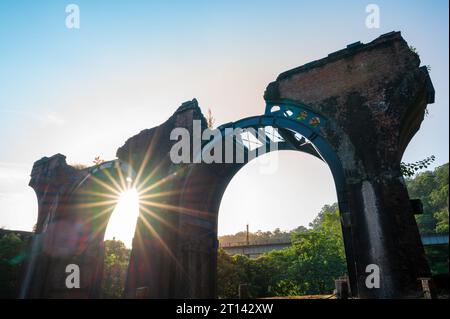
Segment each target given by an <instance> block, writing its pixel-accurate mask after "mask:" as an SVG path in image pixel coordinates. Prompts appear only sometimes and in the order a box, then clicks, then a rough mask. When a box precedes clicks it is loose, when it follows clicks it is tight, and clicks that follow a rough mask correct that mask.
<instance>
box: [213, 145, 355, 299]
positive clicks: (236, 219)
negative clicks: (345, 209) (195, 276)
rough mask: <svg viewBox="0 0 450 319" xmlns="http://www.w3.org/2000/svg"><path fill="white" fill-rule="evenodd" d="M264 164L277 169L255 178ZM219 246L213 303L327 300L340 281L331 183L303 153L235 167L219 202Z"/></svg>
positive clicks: (341, 253) (342, 263) (343, 267)
mask: <svg viewBox="0 0 450 319" xmlns="http://www.w3.org/2000/svg"><path fill="white" fill-rule="evenodd" d="M270 162H276V163H277V166H278V169H277V170H276V171H274V172H272V174H261V172H264V170H261V167H264V166H265V165H270ZM246 225H249V226H250V229H247V230H246ZM218 239H219V250H218V258H217V296H218V297H219V298H238V297H239V296H240V295H239V294H247V296H248V297H258V298H259V297H282V296H284V297H286V296H289V297H293V296H295V297H297V298H302V297H300V296H302V295H323V296H327V297H328V296H329V295H331V294H332V292H333V289H334V280H335V279H338V278H339V277H341V276H346V272H347V264H346V259H345V250H344V244H343V237H342V231H341V225H340V219H339V212H338V208H337V197H336V190H335V187H334V182H333V176H332V174H331V172H330V169H329V167H328V165H327V164H326V163H324V162H322V161H320V160H318V159H317V158H316V157H314V156H312V155H310V154H307V153H303V152H297V151H286V150H281V151H277V152H271V153H267V154H264V155H262V156H260V157H258V158H256V159H255V160H253V161H251V162H249V163H248V164H247V165H245V166H244V167H242V168H241V169H240V170H239V171H238V172H237V173H236V174H235V175H234V176H233V178H232V179H231V181H230V182H229V184H228V185H227V187H226V189H225V192H224V194H223V197H222V199H221V203H220V208H219V212H218ZM288 262H289V263H290V264H289V265H288V264H287V263H288ZM313 262H314V263H315V265H316V269H312V270H307V268H308V267H309V266H310V265H311V264H312V263H313ZM274 263H276V264H279V265H280V266H279V267H278V268H277V269H274V268H273V267H271V266H270V264H274ZM292 268H296V271H293V270H292ZM317 298H320V296H317Z"/></svg>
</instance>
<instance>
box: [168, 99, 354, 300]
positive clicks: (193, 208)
mask: <svg viewBox="0 0 450 319" xmlns="http://www.w3.org/2000/svg"><path fill="white" fill-rule="evenodd" d="M275 104H277V106H281V113H283V110H285V109H287V108H291V109H293V110H295V111H294V112H293V114H292V115H294V116H285V115H282V116H277V115H273V114H270V110H271V109H272V108H273V107H274V105H272V103H268V104H267V106H266V115H262V116H255V117H250V118H245V119H241V120H239V121H236V122H233V123H229V124H225V125H223V126H220V127H219V128H218V129H219V130H220V131H221V132H222V133H223V134H222V145H223V144H224V142H223V141H224V140H225V139H226V138H227V133H225V132H226V129H227V128H232V129H247V128H264V127H272V128H275V129H277V130H278V129H279V130H283V131H282V132H283V133H281V134H282V135H281V136H282V137H283V142H279V143H278V144H281V145H280V146H281V147H279V148H277V149H276V150H275V151H278V150H293V151H300V152H306V153H308V154H311V155H313V156H316V157H317V158H318V159H320V160H323V161H324V162H325V163H327V165H328V166H329V169H330V171H331V173H332V175H333V179H334V182H335V188H336V194H337V198H338V204H339V209H340V212H341V224H342V231H343V236H344V243H345V250H346V257H347V265H348V270H349V275H350V276H351V277H352V278H355V277H356V269H355V268H354V265H355V260H354V257H353V248H352V235H351V228H349V227H347V224H346V223H347V221H346V220H347V219H348V218H349V216H348V214H349V212H348V207H347V198H346V183H345V175H344V170H343V167H342V164H341V162H340V160H339V158H338V157H337V156H336V152H335V151H334V150H333V148H332V147H331V145H330V144H329V143H328V141H327V140H326V139H325V138H324V137H323V136H322V134H321V132H320V129H319V128H318V127H313V126H311V125H307V124H305V122H304V121H298V120H295V119H294V118H293V117H295V116H297V114H298V113H299V112H304V111H305V110H307V112H312V111H311V110H310V109H309V108H307V107H306V106H305V105H304V104H296V103H293V102H290V101H288V102H286V101H283V102H282V103H275ZM312 113H313V114H314V115H312V116H309V117H310V118H311V117H312V118H314V117H316V116H317V115H318V114H315V113H314V112H312ZM319 116H320V118H321V119H322V123H324V122H325V123H326V122H327V119H326V118H325V117H324V116H323V115H319ZM228 134H230V133H228ZM296 134H300V135H301V136H302V137H303V138H307V140H308V141H309V143H306V144H303V147H300V145H301V143H298V144H295V141H296V138H295V136H296ZM303 141H304V140H303ZM217 142H218V140H213V141H212V142H211V143H209V144H207V145H205V147H204V148H203V149H202V153H204V152H205V150H208V147H213V144H214V143H217ZM297 142H299V141H298V140H297ZM305 145H306V147H305ZM311 145H313V147H311ZM308 146H309V147H308ZM270 151H272V150H271V149H268V150H267V152H270ZM254 158H256V157H252V158H250V159H249V158H248V157H246V158H245V161H244V162H243V163H241V164H236V163H233V164H226V163H225V164H191V165H190V166H189V168H187V170H186V172H185V176H184V185H183V187H182V192H181V194H180V199H179V203H178V206H179V207H181V208H183V209H186V210H187V211H190V212H192V213H189V214H187V215H182V216H181V217H180V222H179V227H180V228H181V229H183V230H184V231H183V235H182V236H183V238H182V239H181V240H180V241H179V242H180V246H179V247H178V256H180V259H181V260H187V258H186V255H190V257H189V258H190V259H198V261H197V262H191V263H189V262H182V265H183V266H182V267H186V268H184V269H179V273H180V275H179V278H178V279H177V282H179V283H180V286H179V289H177V290H178V291H179V293H181V294H180V295H179V296H180V297H183V296H186V295H189V296H195V297H199V298H205V297H211V296H215V294H216V280H215V276H216V262H215V260H216V258H217V220H218V213H219V207H220V203H221V200H222V197H223V194H224V193H225V190H226V188H227V186H228V184H229V183H230V182H231V180H232V178H233V177H234V175H235V174H236V173H237V172H238V171H239V170H240V169H242V168H243V167H244V166H245V165H246V164H247V163H249V162H250V161H251V160H253V159H254ZM223 161H225V159H223ZM192 190H195V191H194V192H193V191H192ZM204 195H206V196H204ZM195 212H200V214H195ZM205 215H206V216H205ZM198 265H202V266H201V270H200V272H201V274H199V269H198V268H197V267H198ZM354 282H356V281H354V280H351V283H354ZM352 288H353V291H354V293H355V294H356V293H357V286H356V285H355V286H353V287H352Z"/></svg>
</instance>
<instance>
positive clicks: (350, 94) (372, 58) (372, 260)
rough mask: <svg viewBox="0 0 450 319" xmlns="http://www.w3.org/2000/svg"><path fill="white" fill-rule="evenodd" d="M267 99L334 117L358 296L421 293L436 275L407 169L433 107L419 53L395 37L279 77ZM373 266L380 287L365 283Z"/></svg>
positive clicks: (328, 133) (331, 127)
mask: <svg viewBox="0 0 450 319" xmlns="http://www.w3.org/2000/svg"><path fill="white" fill-rule="evenodd" d="M265 100H266V101H267V102H271V103H280V102H282V101H286V100H289V101H293V102H298V103H304V104H306V105H308V106H309V107H310V108H311V109H312V110H314V111H316V112H318V113H319V114H323V115H324V116H325V117H327V118H328V120H329V122H328V123H327V125H326V126H325V127H324V128H323V129H322V134H323V136H324V137H325V138H326V139H327V140H328V141H329V142H330V144H331V145H332V147H333V148H334V150H335V152H336V153H337V155H338V157H339V159H340V161H341V163H342V166H343V169H344V173H345V179H346V181H345V187H346V190H345V193H346V194H345V195H344V197H345V198H347V202H344V203H340V208H341V214H342V220H343V231H344V236H346V234H347V238H350V240H351V245H352V247H353V249H352V252H351V254H352V255H353V260H354V264H352V265H348V266H349V271H350V276H351V277H352V276H353V277H354V278H353V282H352V289H353V290H354V292H357V295H358V297H362V298H397V297H414V296H418V291H419V288H418V282H417V278H419V277H422V276H429V268H428V265H427V262H426V259H425V255H424V250H423V246H422V244H421V241H420V236H419V232H418V228H417V225H416V222H415V219H414V216H413V212H412V208H411V205H410V201H409V197H408V193H407V189H406V186H405V183H404V180H403V177H402V174H401V171H400V162H401V159H402V155H403V153H404V151H405V149H406V147H407V145H408V143H409V141H410V140H411V138H412V137H413V135H414V134H415V133H416V132H417V130H418V129H419V127H420V123H421V122H422V120H423V117H424V112H425V109H426V106H427V104H428V103H433V102H434V90H433V87H432V84H431V81H430V78H429V76H428V72H427V70H426V68H425V67H420V60H419V57H418V55H417V54H415V53H414V52H412V51H411V50H410V49H409V46H408V44H407V43H406V42H405V40H403V38H402V37H401V35H400V33H399V32H392V33H389V34H386V35H384V36H381V37H379V38H377V39H376V40H374V41H372V42H371V43H368V44H365V45H363V44H361V43H355V44H352V45H349V46H348V47H347V48H346V49H343V50H341V51H337V52H335V53H332V54H330V55H329V56H328V57H326V58H324V59H321V60H318V61H314V62H311V63H308V64H306V65H304V66H301V67H298V68H296V69H293V70H290V71H287V72H285V73H282V74H280V75H279V76H278V78H277V80H276V81H275V82H273V83H270V84H269V86H268V87H267V90H266V92H265ZM342 210H343V211H342ZM347 253H349V252H348V251H347ZM369 264H376V265H378V266H379V268H380V275H381V282H380V285H381V287H380V289H368V288H367V287H366V285H365V279H366V276H367V275H368V274H367V273H366V272H365V270H366V266H367V265H369ZM350 279H352V278H350Z"/></svg>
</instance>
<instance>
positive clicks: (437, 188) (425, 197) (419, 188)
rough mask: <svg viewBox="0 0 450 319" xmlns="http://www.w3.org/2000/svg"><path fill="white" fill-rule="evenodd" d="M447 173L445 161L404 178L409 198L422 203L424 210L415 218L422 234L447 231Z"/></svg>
mask: <svg viewBox="0 0 450 319" xmlns="http://www.w3.org/2000/svg"><path fill="white" fill-rule="evenodd" d="M448 174H449V172H448V163H447V164H445V165H443V166H440V167H438V168H436V169H435V170H434V171H426V172H422V173H419V174H418V175H417V176H416V177H415V178H409V179H407V180H406V185H407V187H408V192H409V196H410V198H418V199H420V200H421V201H422V203H423V210H424V212H423V214H422V215H419V216H417V218H416V219H417V224H418V226H419V230H420V232H421V233H422V234H429V233H448V179H449V175H448Z"/></svg>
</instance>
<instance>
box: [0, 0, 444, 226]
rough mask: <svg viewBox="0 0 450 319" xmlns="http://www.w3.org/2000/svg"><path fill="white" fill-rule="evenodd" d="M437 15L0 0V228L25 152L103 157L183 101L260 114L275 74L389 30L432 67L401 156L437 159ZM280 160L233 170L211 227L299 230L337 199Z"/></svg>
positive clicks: (418, 6) (23, 199)
mask: <svg viewBox="0 0 450 319" xmlns="http://www.w3.org/2000/svg"><path fill="white" fill-rule="evenodd" d="M69 3H75V4H77V5H78V6H79V8H80V18H81V19H80V21H81V27H80V29H68V28H66V26H65V19H66V16H67V13H66V12H65V7H66V5H68V4H69ZM369 3H375V4H377V5H378V6H379V7H380V18H381V19H380V23H381V25H380V28H379V29H368V28H366V26H365V19H366V16H367V15H368V14H367V13H366V11H365V8H366V6H367V5H368V4H369ZM448 23H449V20H448V1H432V2H430V1H360V0H351V1H345V2H342V1H287V0H283V1H275V0H274V1H265V0H258V1H256V0H255V1H251V0H249V1H230V0H227V1H120V2H119V1H77V0H73V1H39V2H37V1H2V2H0V136H1V138H0V227H1V226H4V227H6V228H12V229H28V230H29V229H31V228H32V226H33V225H34V224H35V222H36V217H37V203H36V198H35V195H34V193H33V190H32V189H31V188H30V187H28V186H27V184H28V181H29V174H30V171H31V167H32V165H33V162H34V161H36V160H37V159H39V158H41V157H43V156H51V155H53V154H55V153H62V154H64V155H66V156H67V161H68V163H87V164H91V163H92V160H93V159H94V157H95V156H101V157H102V158H104V159H113V158H114V157H115V152H116V149H117V148H118V147H119V146H121V145H122V144H123V143H124V142H125V141H126V139H127V138H128V137H130V136H132V135H134V134H136V133H138V132H139V131H141V130H143V129H145V128H150V127H153V126H156V125H159V124H160V123H162V122H163V121H164V120H166V119H167V118H168V117H169V116H170V115H171V114H173V112H174V111H175V110H176V108H177V107H178V106H179V105H180V104H181V103H182V102H184V101H186V100H191V99H192V98H194V97H195V98H197V99H198V101H199V103H200V106H201V107H202V109H203V110H204V111H205V110H207V109H208V108H210V109H211V110H212V112H213V114H214V117H215V118H216V123H217V124H218V125H219V124H221V123H225V122H230V121H234V120H237V119H240V118H243V117H247V116H251V115H257V114H261V113H263V111H264V101H263V92H264V90H265V87H266V86H267V84H268V83H269V82H271V81H273V80H274V79H275V78H276V76H277V75H278V74H279V73H281V72H283V71H286V70H288V69H291V68H293V67H297V66H299V65H302V64H305V63H307V62H310V61H312V60H316V59H319V58H322V57H325V56H327V54H328V53H330V52H334V51H336V50H339V49H342V48H344V47H345V46H346V45H347V44H350V43H353V42H356V41H361V42H364V43H366V42H369V41H371V40H373V39H374V38H376V37H378V36H379V35H381V34H383V33H386V32H390V31H393V30H397V31H401V32H402V35H403V37H404V38H405V39H406V40H407V41H408V43H409V44H411V45H413V46H414V47H416V48H417V51H418V52H419V54H420V57H421V60H422V64H423V65H430V66H431V78H432V80H433V84H434V87H435V90H436V103H435V104H434V105H431V106H430V107H429V111H430V112H429V115H428V116H427V117H426V119H425V121H424V122H423V124H422V128H421V130H420V132H419V133H418V134H417V135H416V136H415V137H414V139H413V141H412V142H411V144H410V146H409V147H408V150H407V152H406V154H405V157H404V160H405V161H408V162H411V161H416V160H420V159H423V158H425V157H427V156H429V155H431V154H434V155H436V162H435V164H434V166H436V165H440V164H443V163H445V162H447V161H448V153H449V149H448V144H449V143H448V133H449V124H448V123H449V122H448V115H449V114H448V102H449V101H448V86H449V75H448V69H449V66H448V60H449V59H448V57H449V51H448V45H449V43H448V37H449V34H448ZM279 163H280V170H279V172H278V173H277V174H274V175H271V176H262V175H260V174H259V170H258V165H257V163H256V162H255V163H251V164H249V165H247V166H246V167H245V168H244V169H243V170H241V171H240V172H239V173H238V175H237V176H236V177H235V178H234V179H233V180H232V182H231V184H230V186H229V187H228V189H227V191H226V193H225V196H224V199H223V202H222V204H221V210H220V218H219V233H221V234H229V233H234V232H236V231H239V230H243V229H244V228H245V224H246V223H247V222H249V223H250V228H251V230H258V229H261V230H271V229H274V228H276V227H279V228H281V229H285V230H288V229H292V228H295V227H297V226H299V225H305V226H306V225H308V223H309V222H310V221H311V220H312V219H313V218H314V216H315V215H316V214H317V213H318V211H319V210H320V208H321V207H322V206H323V205H324V204H329V203H332V202H333V201H335V200H336V195H335V190H334V186H333V181H332V179H331V174H330V172H329V170H328V168H327V166H326V165H324V164H323V163H321V162H319V161H318V160H316V159H314V158H312V157H310V156H308V155H305V154H299V153H291V152H280V154H279ZM270 196H272V197H273V198H274V200H267V198H268V197H270ZM276 198H278V199H276ZM280 198H284V200H280ZM274 212H275V213H274Z"/></svg>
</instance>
